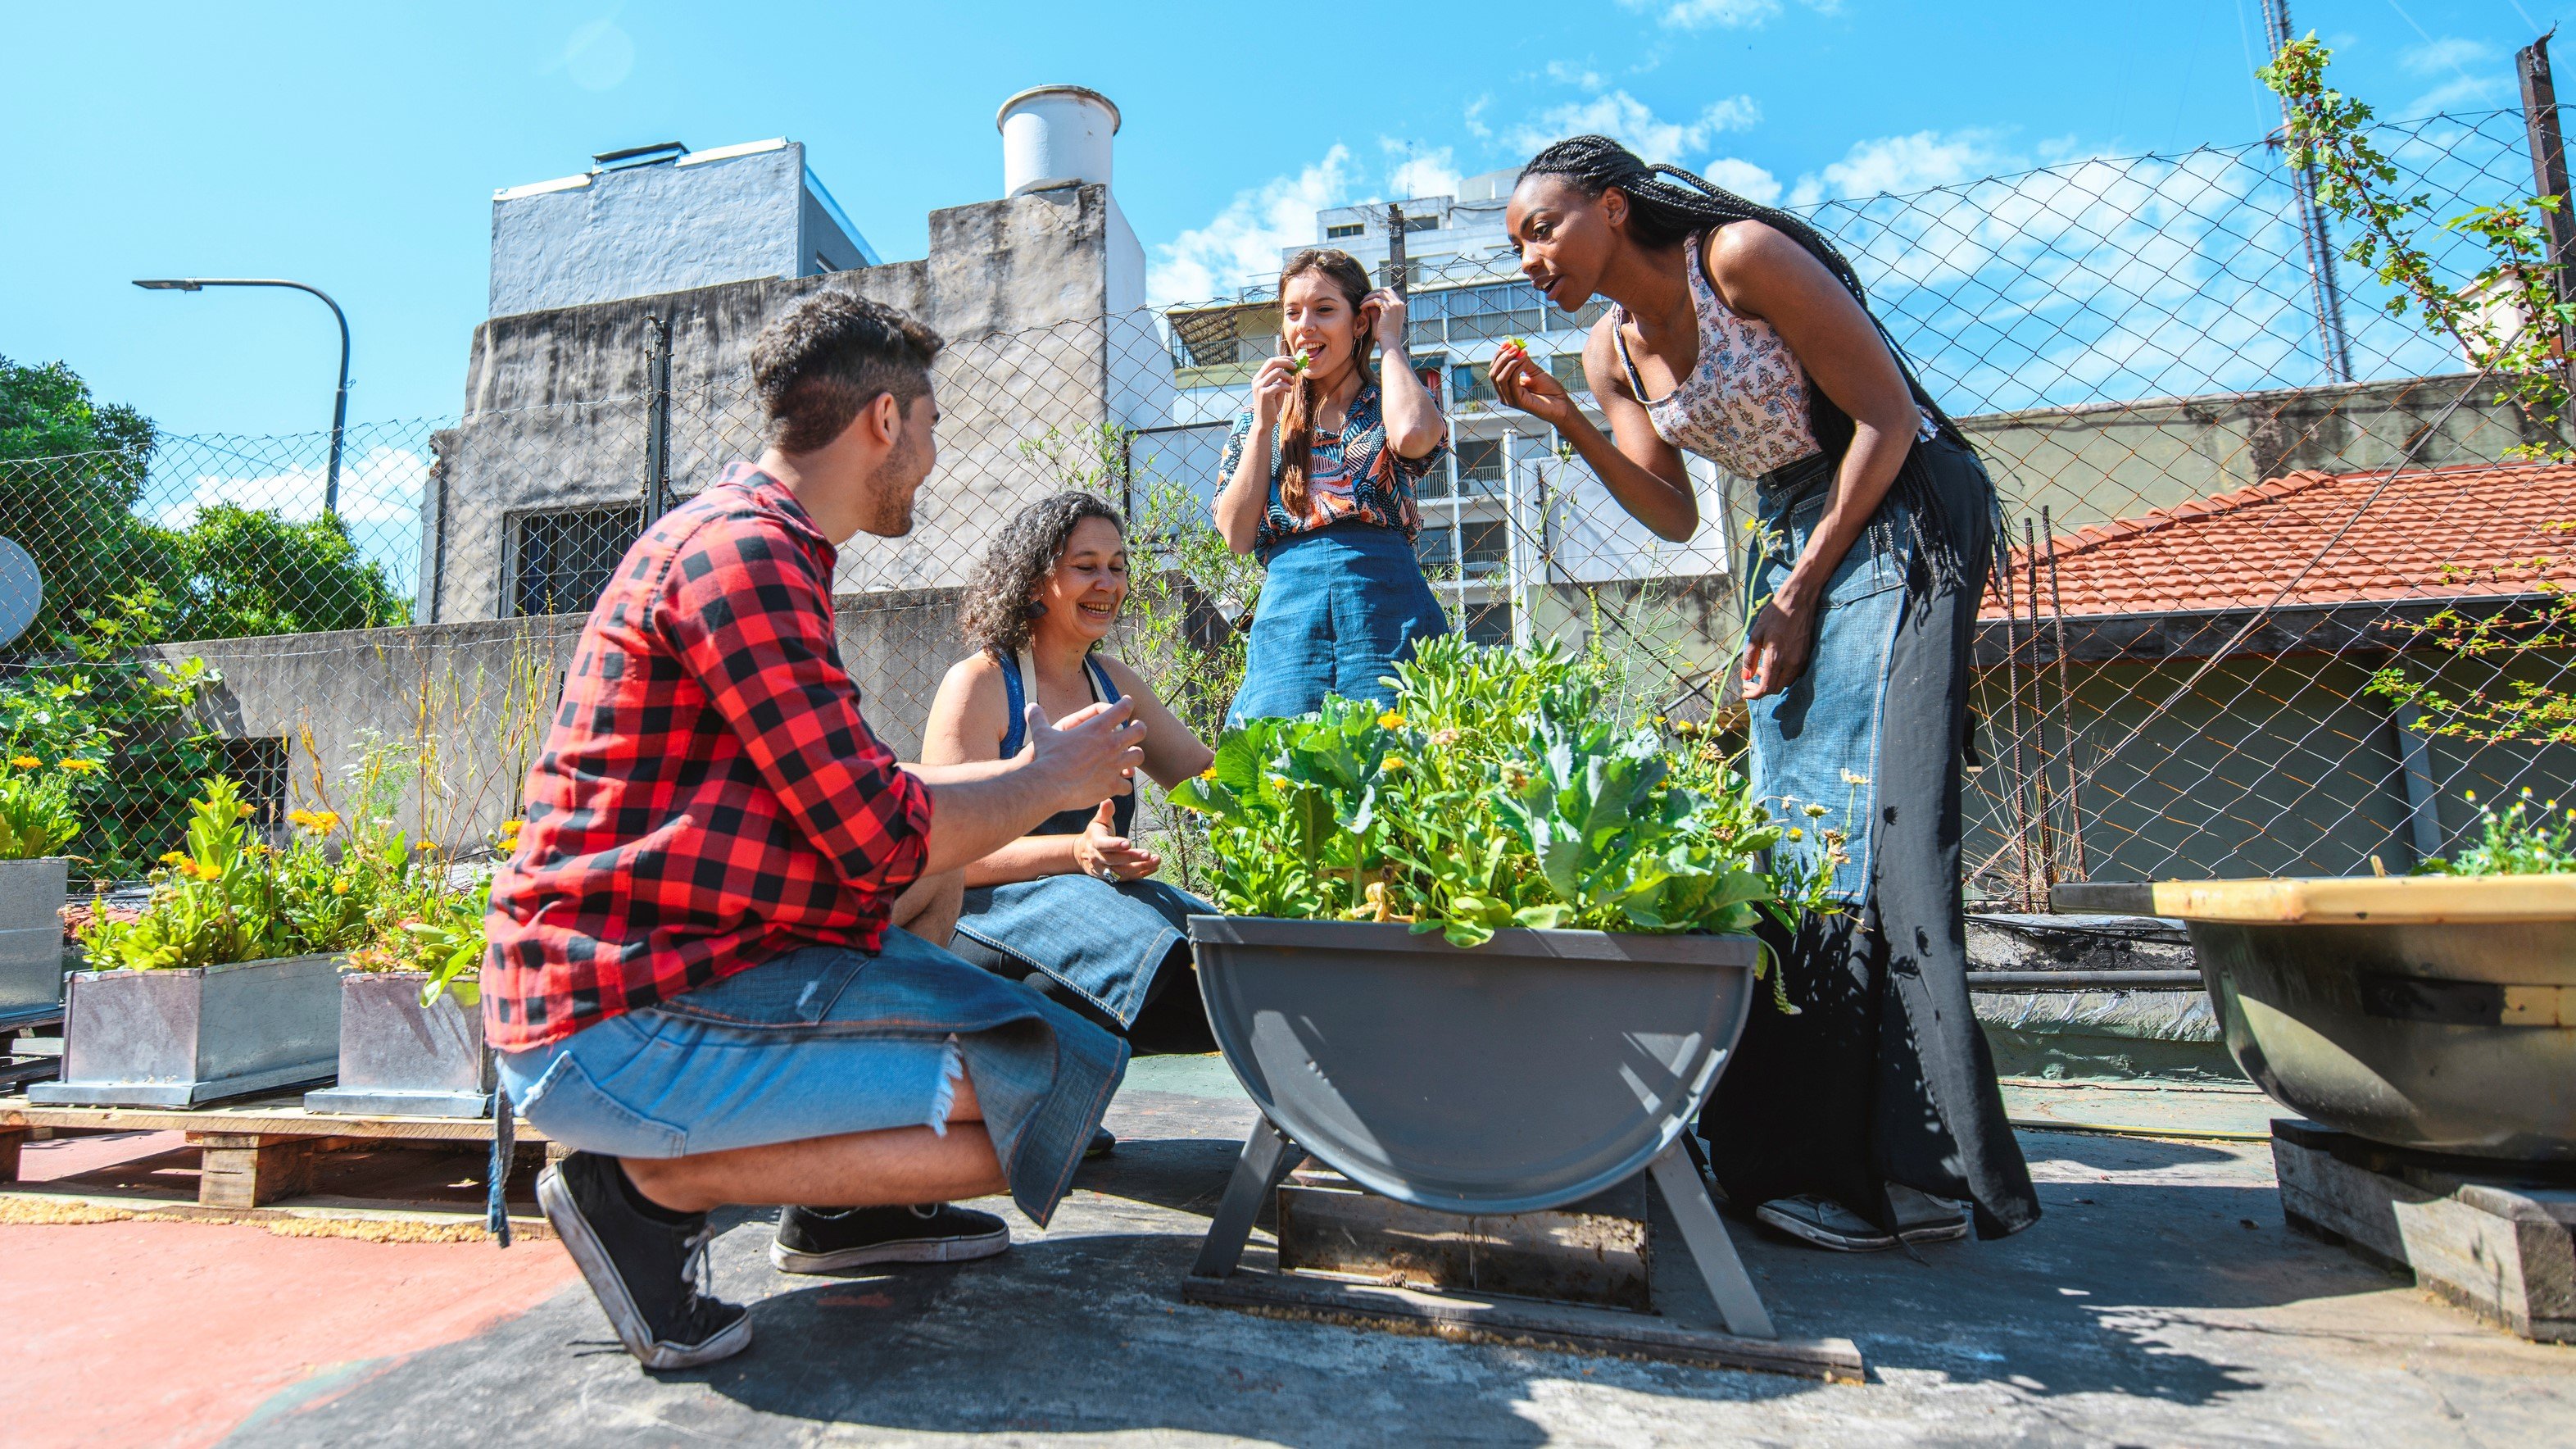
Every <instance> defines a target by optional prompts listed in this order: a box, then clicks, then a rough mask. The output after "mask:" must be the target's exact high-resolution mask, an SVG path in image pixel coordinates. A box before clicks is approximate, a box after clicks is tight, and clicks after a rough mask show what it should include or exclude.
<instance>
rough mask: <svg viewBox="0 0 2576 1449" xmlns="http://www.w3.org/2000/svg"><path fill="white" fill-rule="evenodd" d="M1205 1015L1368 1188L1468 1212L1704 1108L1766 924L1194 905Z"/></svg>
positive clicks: (1562, 1177) (1551, 1189)
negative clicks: (1416, 926) (1489, 931)
mask: <svg viewBox="0 0 2576 1449" xmlns="http://www.w3.org/2000/svg"><path fill="white" fill-rule="evenodd" d="M1189 925H1190V940H1191V942H1192V944H1193V945H1194V946H1195V948H1196V950H1197V956H1198V966H1199V990H1200V994H1201V995H1202V996H1203V997H1204V998H1205V999H1206V1002H1207V1013H1208V1022H1209V1025H1210V1026H1211V1027H1213V1028H1214V1030H1215V1034H1216V1039H1217V1042H1218V1044H1219V1045H1220V1046H1222V1047H1223V1048H1224V1049H1225V1059H1226V1063H1227V1065H1229V1066H1231V1067H1232V1068H1233V1069H1234V1072H1235V1075H1236V1076H1237V1077H1239V1078H1241V1079H1242V1082H1243V1086H1244V1090H1245V1091H1247V1092H1249V1093H1250V1094H1251V1095H1252V1099H1253V1101H1254V1102H1255V1103H1256V1104H1258V1105H1259V1106H1260V1108H1261V1110H1262V1112H1263V1114H1264V1115H1265V1116H1267V1117H1268V1118H1269V1120H1270V1121H1271V1122H1273V1123H1276V1124H1277V1125H1278V1127H1279V1128H1280V1130H1282V1131H1283V1132H1285V1133H1286V1134H1287V1135H1288V1136H1289V1137H1290V1138H1291V1139H1293V1140H1294V1141H1295V1142H1296V1143H1297V1144H1298V1145H1299V1146H1301V1147H1303V1148H1305V1149H1306V1150H1307V1151H1309V1152H1312V1153H1313V1154H1314V1155H1315V1156H1316V1157H1317V1158H1318V1159H1320V1160H1321V1161H1323V1162H1324V1163H1325V1164H1326V1165H1328V1166H1330V1167H1332V1168H1334V1169H1335V1170H1337V1171H1339V1172H1341V1173H1342V1174H1343V1175H1344V1176H1346V1177H1348V1178H1350V1179H1351V1180H1352V1181H1353V1182H1356V1183H1358V1184H1359V1185H1360V1186H1362V1187H1365V1188H1367V1189H1368V1190H1370V1191H1371V1192H1375V1193H1379V1194H1381V1195H1383V1196H1386V1197H1390V1198H1393V1199H1395V1200H1396V1201H1398V1202H1402V1203H1408V1204H1411V1205H1412V1206H1414V1207H1423V1208H1432V1209H1435V1210H1437V1211H1440V1212H1447V1213H1464V1214H1477V1215H1484V1214H1503V1213H1526V1212H1537V1211H1541V1210H1544V1209H1548V1208H1555V1207H1561V1206H1563V1205H1565V1204H1567V1203H1571V1202H1576V1201H1579V1200H1581V1199H1584V1198H1588V1197H1590V1196H1592V1195H1593V1194H1595V1193H1598V1192H1601V1191H1603V1190H1605V1189H1608V1188H1612V1187H1616V1186H1618V1185H1619V1184H1621V1183H1624V1182H1626V1181H1628V1180H1629V1179H1630V1178H1633V1177H1635V1176H1636V1175H1637V1174H1638V1173H1639V1172H1640V1171H1642V1170H1644V1169H1645V1167H1646V1166H1647V1164H1648V1163H1650V1162H1652V1161H1654V1160H1655V1158H1656V1157H1657V1156H1658V1154H1660V1153H1662V1152H1663V1151H1664V1150H1665V1149H1666V1148H1668V1147H1671V1146H1672V1145H1673V1143H1674V1142H1675V1140H1676V1139H1677V1138H1679V1137H1680V1136H1681V1134H1682V1133H1683V1131H1685V1130H1686V1129H1687V1127H1688V1126H1689V1124H1690V1123H1691V1122H1692V1121H1693V1120H1694V1119H1695V1118H1697V1116H1698V1115H1699V1109H1700V1104H1701V1102H1703V1101H1704V1100H1706V1098H1707V1096H1708V1092H1709V1089H1710V1088H1711V1087H1713V1086H1715V1085H1716V1083H1717V1077H1718V1073H1719V1071H1720V1070H1721V1069H1723V1068H1724V1066H1725V1064H1726V1059H1727V1057H1728V1056H1729V1055H1730V1054H1731V1053H1732V1052H1733V1051H1734V1048H1735V1039H1736V1037H1737V1036H1738V1035H1740V1034H1741V1033H1742V1032H1743V1030H1744V1022H1745V1018H1746V1016H1747V1015H1748V1014H1749V1013H1750V1011H1751V1009H1752V1005H1753V992H1754V990H1755V989H1756V988H1755V984H1754V980H1753V965H1754V961H1755V946H1754V943H1753V939H1752V938H1751V937H1750V936H1646V935H1625V934H1611V933H1605V932H1600V931H1527V930H1509V931H1501V932H1497V933H1496V934H1495V936H1494V939H1493V940H1492V941H1490V942H1488V943H1486V944H1485V945H1483V946H1480V947H1477V948H1476V949H1474V950H1461V949H1459V948H1458V947H1455V946H1452V945H1450V944H1449V943H1448V942H1446V941H1444V940H1442V939H1441V938H1440V937H1439V936H1437V935H1427V934H1426V935H1416V934H1414V933H1413V931H1412V930H1411V929H1410V928H1409V927H1406V926H1400V925H1375V924H1370V923H1365V922H1360V923H1346V922H1336V921H1277V920H1263V919H1255V918H1245V917H1235V916H1192V917H1191V918H1190V923H1189Z"/></svg>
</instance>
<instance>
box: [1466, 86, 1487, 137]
mask: <svg viewBox="0 0 2576 1449" xmlns="http://www.w3.org/2000/svg"><path fill="white" fill-rule="evenodd" d="M1493 103H1494V98H1493V97H1492V96H1478V97H1476V98H1475V99H1474V100H1472V101H1470V102H1468V103H1467V115H1466V124H1467V134H1468V135H1470V136H1473V137H1475V138H1476V139H1477V140H1479V141H1490V140H1492V139H1494V128H1493V127H1491V126H1488V125H1486V124H1485V108H1486V107H1488V106H1490V105H1492V104H1493Z"/></svg>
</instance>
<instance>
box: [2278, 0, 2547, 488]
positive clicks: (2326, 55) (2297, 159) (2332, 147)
mask: <svg viewBox="0 0 2576 1449" xmlns="http://www.w3.org/2000/svg"><path fill="white" fill-rule="evenodd" d="M2333 56H2334V52H2333V51H2331V50H2329V49H2328V48H2326V47H2325V46H2323V45H2320V44H2319V43H2318V42H2317V38H2316V35H2315V33H2314V32H2311V33H2310V34H2309V35H2308V37H2307V38H2306V39H2304V40H2294V41H2291V42H2290V43H2288V44H2286V45H2284V46H2282V47H2281V49H2280V53H2279V54H2277V55H2275V56H2274V57H2273V58H2272V63H2271V64H2270V65H2268V66H2265V67H2264V68H2263V69H2262V70H2261V71H2259V72H2257V74H2258V75H2259V76H2260V77H2261V79H2262V81H2263V83H2264V84H2265V85H2268V86H2270V87H2271V88H2272V90H2273V91H2274V92H2275V93H2277V94H2278V95H2279V96H2280V97H2281V100H2282V106H2283V113H2284V125H2283V127H2282V140H2283V143H2284V146H2285V150H2286V152H2287V159H2288V161H2289V163H2290V164H2291V165H2292V166H2297V167H2303V168H2308V169H2311V170H2313V172H2314V173H2315V175H2316V178H2317V200H2318V201H2319V202H2320V203H2322V204H2323V205H2324V207H2325V208H2326V209H2327V210H2329V211H2331V212H2333V213H2334V214H2335V215H2337V216H2339V217H2341V218H2343V219H2344V220H2345V221H2348V222H2352V223H2354V224H2355V225H2357V226H2358V227H2359V228H2360V232H2359V235H2357V236H2356V237H2354V239H2353V240H2352V241H2351V242H2349V243H2347V244H2346V245H2345V246H2344V249H2343V256H2344V259H2345V260H2347V261H2350V262H2353V263H2355V264H2357V265H2360V266H2364V267H2368V268H2370V269H2371V273H2372V275H2373V276H2374V277H2375V278H2377V280H2378V281H2379V282H2380V283H2381V284H2382V285H2384V286H2386V287H2388V288H2389V289H2390V293H2389V298H2388V301H2387V303H2386V304H2385V305H2386V308H2387V311H2388V313H2389V315H2390V316H2392V317H2403V316H2405V315H2406V314H2407V313H2408V312H2409V311H2410V310H2411V311H2413V312H2415V313H2417V314H2418V315H2419V316H2420V317H2421V318H2422V319H2423V323H2424V325H2425V327H2426V328H2427V329H2429V330H2431V331H2433V332H2437V333H2441V334H2444V335H2447V336H2448V337H2450V338H2451V339H2452V340H2453V341H2454V342H2456V343H2457V344H2459V347H2460V350H2461V352H2462V354H2463V355H2464V356H2466V357H2468V358H2469V359H2470V360H2472V361H2473V362H2475V363H2477V364H2478V365H2479V366H2480V367H2481V368H2482V369H2483V371H2484V373H2485V374H2486V375H2487V376H2489V377H2491V378H2492V379H2494V381H2495V383H2496V388H2497V391H2496V395H2495V397H2496V401H2497V402H2499V403H2510V404H2512V405H2513V406H2515V407H2517V408H2519V409H2520V410H2521V411H2522V412H2523V414H2524V415H2525V416H2526V417H2528V418H2529V419H2530V420H2531V421H2532V423H2534V424H2535V425H2537V428H2538V430H2540V431H2542V432H2544V433H2545V434H2547V438H2546V440H2544V441H2541V442H2536V443H2531V444H2527V445H2524V446H2522V447H2518V448H2516V449H2513V450H2511V451H2512V454H2513V455H2516V456H2525V457H2530V456H2545V457H2551V458H2562V459H2563V458H2565V457H2567V456H2568V455H2569V454H2568V449H2567V447H2566V444H2565V443H2564V442H2563V441H2561V440H2560V437H2559V433H2560V423H2561V420H2562V418H2563V417H2564V414H2565V412H2566V409H2567V402H2568V390H2567V374H2566V364H2565V354H2564V344H2563V339H2564V338H2566V337H2567V336H2568V334H2569V329H2570V328H2571V327H2576V299H2569V298H2562V297H2561V296H2559V294H2558V281H2557V269H2556V268H2555V267H2554V266H2553V265H2551V258H2550V248H2549V234H2548V229H2547V221H2546V218H2547V215H2548V214H2550V213H2555V212H2556V211H2558V210H2559V208H2560V207H2561V206H2562V205H2564V204H2565V199H2564V198H2562V197H2556V196H2526V197H2522V198H2519V199H2516V200H2513V201H2510V202H2506V203H2503V204H2501V205H2494V206H2480V207H2475V208H2473V209H2471V210H2469V211H2466V212H2463V213H2461V214H2460V215H2458V216H2455V217H2452V218H2451V219H2450V220H2449V221H2447V222H2442V223H2440V224H2439V225H2438V227H2436V228H2435V229H2437V230H2439V231H2442V232H2446V233H2449V234H2452V235H2456V236H2464V237H2468V238H2471V239H2473V240H2474V241H2476V242H2477V243H2478V245H2479V246H2480V248H2481V249H2482V250H2483V253H2484V263H2483V265H2481V266H2479V267H2478V269H2477V271H2476V272H2475V273H2474V274H2473V275H2471V276H2470V277H2469V278H2468V279H2467V281H2466V282H2465V283H2463V284H2460V285H2456V286H2455V285H2453V284H2452V283H2451V282H2449V281H2446V280H2444V278H2443V276H2442V274H2441V269H2440V268H2438V267H2437V266H2436V265H2435V264H2434V261H2433V258H2432V256H2431V254H2430V253H2429V252H2428V251H2427V250H2426V249H2425V247H2424V245H2423V243H2422V242H2421V241H2419V240H2418V239H2417V238H2418V236H2419V234H2420V233H2422V232H2423V231H2424V230H2425V229H2426V228H2428V227H2434V223H2433V221H2432V213H2431V209H2430V205H2429V198H2428V197H2426V196H2424V195H2420V194H2419V195H2413V196H2409V195H2405V194H2402V193H2401V192H2399V191H2398V190H2397V189H2396V188H2397V185H2398V182H2399V179H2400V178H2399V174H2398V170H2397V168H2396V166H2395V165H2394V164H2392V163H2391V162H2390V161H2389V159H2388V157H2387V156H2386V155H2385V154H2384V153H2382V152H2381V151H2380V150H2379V148H2378V146H2377V145H2376V144H2375V143H2374V142H2373V141H2372V139H2371V135H2370V126H2371V121H2372V119H2373V113H2372V111H2371V108H2370V107H2369V106H2368V105H2367V104H2365V103H2363V102H2361V101H2357V100H2354V99H2353V98H2351V97H2350V96H2347V95H2345V94H2344V93H2343V92H2341V91H2338V90H2335V89H2333V88H2331V87H2329V86H2328V85H2327V84H2326V83H2325V80H2326V68H2327V66H2328V64H2329V62H2330V61H2331V60H2332V59H2333Z"/></svg>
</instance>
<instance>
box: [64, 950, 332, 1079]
mask: <svg viewBox="0 0 2576 1449" xmlns="http://www.w3.org/2000/svg"><path fill="white" fill-rule="evenodd" d="M65 1012H66V1016H65V1019H64V1023H63V1068H62V1080H60V1081H56V1082H38V1083H36V1084H34V1085H32V1086H30V1087H29V1088H28V1089H27V1099H28V1100H29V1101H31V1102H36V1103H41V1104H45V1105H50V1106H72V1107H193V1106H196V1105H197V1104H199V1103H201V1102H211V1101H214V1100H216V1099H218V1098H222V1097H238V1096H242V1095H245V1094H247V1093H251V1092H262V1091H269V1090H273V1089H275V1088H279V1087H289V1086H295V1085H297V1084H300V1083H305V1082H318V1081H324V1080H327V1079H328V1078H329V1077H330V1076H331V1073H332V1070H333V1069H334V1067H335V1066H336V1065H337V1064H338V1061H339V1055H340V1053H339V1048H340V958H339V957H338V956H337V955H318V956H288V957H281V958H278V959H275V960H269V961H242V962H237V963H235V964H233V965H229V966H206V967H198V968H192V969H185V970H167V971H81V972H76V973H74V974H73V976H72V978H71V989H70V992H69V995H68V997H67V999H66V1001H65Z"/></svg>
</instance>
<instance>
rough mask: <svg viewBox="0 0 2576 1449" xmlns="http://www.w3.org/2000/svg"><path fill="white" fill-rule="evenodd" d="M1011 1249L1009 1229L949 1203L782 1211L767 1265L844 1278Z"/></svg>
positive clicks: (958, 1260) (959, 1260) (994, 1219)
mask: <svg viewBox="0 0 2576 1449" xmlns="http://www.w3.org/2000/svg"><path fill="white" fill-rule="evenodd" d="M1009 1246H1011V1229H1010V1225H1009V1224H1007V1223H1005V1222H1003V1221H1002V1220H1001V1219H1000V1218H997V1217H995V1216H993V1215H992V1214H991V1213H979V1212H977V1211H975V1210H974V1209H973V1208H962V1207H957V1206H955V1205H953V1204H950V1203H940V1202H934V1203H924V1204H922V1205H920V1206H917V1207H865V1208H806V1207H792V1208H788V1209H786V1210H784V1211H782V1212H781V1213H779V1215H778V1237H777V1240H776V1241H774V1242H772V1243H771V1244H770V1245H769V1261H770V1262H772V1263H775V1264H777V1265H778V1271H780V1272H782V1273H846V1272H848V1271H849V1270H851V1269H852V1268H864V1267H866V1266H868V1265H869V1264H871V1263H963V1262H966V1261H968V1260H970V1259H974V1258H989V1257H991V1256H993V1255H994V1254H995V1253H998V1252H1001V1251H1002V1250H1003V1249H1005V1248H1008V1247H1009Z"/></svg>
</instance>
